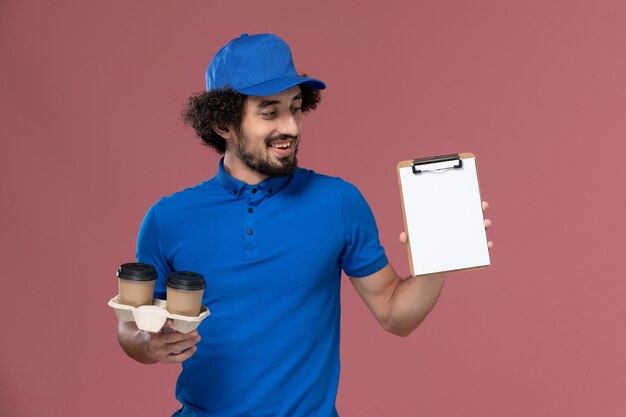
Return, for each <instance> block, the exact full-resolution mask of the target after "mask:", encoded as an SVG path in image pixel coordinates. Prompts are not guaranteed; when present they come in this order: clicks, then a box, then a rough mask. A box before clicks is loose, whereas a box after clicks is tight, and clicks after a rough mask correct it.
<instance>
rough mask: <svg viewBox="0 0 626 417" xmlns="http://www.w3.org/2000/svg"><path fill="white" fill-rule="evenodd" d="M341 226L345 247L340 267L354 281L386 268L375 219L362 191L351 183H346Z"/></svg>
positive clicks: (343, 187) (344, 185)
mask: <svg viewBox="0 0 626 417" xmlns="http://www.w3.org/2000/svg"><path fill="white" fill-rule="evenodd" d="M341 205H342V206H341V225H342V228H343V236H344V247H343V250H342V252H341V267H342V268H343V270H344V271H345V273H346V274H347V275H348V276H350V277H353V278H361V277H365V276H368V275H371V274H373V273H375V272H378V271H379V270H380V269H381V268H383V267H384V266H386V265H387V263H388V260H387V256H386V255H385V250H384V248H383V247H382V246H381V244H380V241H379V239H378V228H377V227H376V220H375V219H374V215H373V214H372V210H370V207H369V205H368V204H367V201H365V198H363V195H362V194H361V192H360V191H359V190H358V189H357V188H356V187H355V186H354V185H352V184H350V183H347V182H345V181H344V182H343V184H342V203H341Z"/></svg>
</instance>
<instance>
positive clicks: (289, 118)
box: [278, 113, 300, 137]
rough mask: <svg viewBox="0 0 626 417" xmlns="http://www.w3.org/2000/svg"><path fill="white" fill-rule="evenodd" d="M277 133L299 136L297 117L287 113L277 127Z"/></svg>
mask: <svg viewBox="0 0 626 417" xmlns="http://www.w3.org/2000/svg"><path fill="white" fill-rule="evenodd" d="M278 132H279V133H280V134H281V135H288V136H294V137H297V136H298V135H299V134H300V120H299V119H298V116H297V115H295V114H292V113H289V114H287V115H285V116H284V117H282V118H281V121H280V125H279V126H278Z"/></svg>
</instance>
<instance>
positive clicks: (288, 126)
mask: <svg viewBox="0 0 626 417" xmlns="http://www.w3.org/2000/svg"><path fill="white" fill-rule="evenodd" d="M301 107H302V95H301V93H300V87H299V86H295V87H292V88H290V89H289V90H286V91H283V92H281V93H278V94H274V95H272V96H264V97H255V96H249V97H248V98H247V100H246V103H245V104H244V108H243V115H242V120H241V127H240V128H239V129H230V130H229V132H228V134H227V135H226V136H225V138H226V139H227V149H226V158H225V164H226V165H227V166H228V167H229V168H231V170H233V169H234V170H235V171H237V170H239V171H241V169H245V170H246V171H248V172H249V173H250V174H259V175H258V177H259V178H261V177H262V179H264V178H266V177H276V176H284V175H288V174H290V173H292V172H293V171H294V170H295V169H296V167H297V164H298V161H297V159H296V154H297V151H298V143H299V140H300V133H301V129H302V109H301ZM233 174H234V173H233V172H231V175H233ZM233 176H235V177H237V176H236V175H233ZM248 177H249V175H248ZM240 179H242V178H240Z"/></svg>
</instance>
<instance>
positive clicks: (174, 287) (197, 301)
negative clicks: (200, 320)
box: [166, 271, 206, 317]
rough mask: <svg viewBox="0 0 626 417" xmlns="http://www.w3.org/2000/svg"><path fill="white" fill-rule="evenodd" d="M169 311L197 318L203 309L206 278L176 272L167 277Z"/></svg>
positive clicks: (190, 273) (192, 273) (189, 273)
mask: <svg viewBox="0 0 626 417" xmlns="http://www.w3.org/2000/svg"><path fill="white" fill-rule="evenodd" d="M166 286H167V311H169V312H170V313H171V314H178V315H181V316H188V317H196V316H198V315H199V314H200V309H201V308H202V296H203V295H204V289H205V288H206V282H204V277H203V276H202V275H200V274H197V273H195V272H186V271H175V272H172V273H170V275H169V276H168V277H167V283H166Z"/></svg>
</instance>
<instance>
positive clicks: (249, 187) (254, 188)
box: [217, 158, 291, 197]
mask: <svg viewBox="0 0 626 417" xmlns="http://www.w3.org/2000/svg"><path fill="white" fill-rule="evenodd" d="M290 178H291V175H287V176H285V177H268V178H266V179H265V180H264V181H261V182H260V183H258V184H256V185H253V184H246V183H245V182H243V181H240V180H238V179H236V178H233V177H231V176H230V174H229V173H228V172H226V169H225V168H224V158H222V159H220V163H219V167H218V169H217V181H218V182H219V183H220V185H222V187H224V189H225V190H226V191H227V192H228V194H230V195H232V196H233V197H238V196H240V195H243V194H247V193H253V194H255V193H262V194H263V195H265V194H276V193H277V192H279V191H280V190H282V189H283V188H284V187H285V185H287V182H289V179H290Z"/></svg>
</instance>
